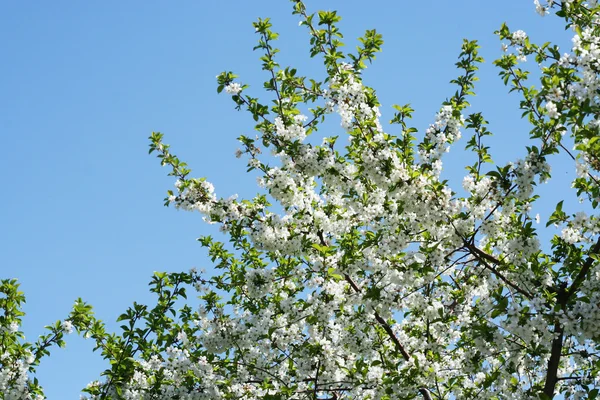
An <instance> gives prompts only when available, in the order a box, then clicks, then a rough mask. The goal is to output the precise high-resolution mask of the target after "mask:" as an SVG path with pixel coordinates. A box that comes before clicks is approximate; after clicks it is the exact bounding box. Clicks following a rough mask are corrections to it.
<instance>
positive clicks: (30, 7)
mask: <svg viewBox="0 0 600 400" xmlns="http://www.w3.org/2000/svg"><path fill="white" fill-rule="evenodd" d="M307 5H308V8H309V9H310V10H313V11H316V10H318V9H319V7H326V8H328V9H336V10H338V11H339V13H340V14H341V15H342V17H343V21H342V23H341V29H342V32H343V33H344V34H345V37H346V40H347V41H348V43H349V44H352V47H350V46H349V48H353V45H354V44H355V39H356V37H358V36H360V35H362V33H363V31H364V30H365V29H372V28H377V30H378V31H380V32H381V33H382V34H383V35H384V40H385V45H384V52H383V53H382V54H380V55H378V56H377V60H376V62H375V64H374V65H373V66H370V67H369V69H368V70H367V73H366V75H365V79H366V83H367V84H369V85H370V86H373V87H375V88H376V89H377V91H378V94H379V95H380V100H381V102H382V104H383V107H382V112H383V114H384V117H383V119H384V120H389V119H390V118H391V115H392V113H391V104H393V103H397V104H405V103H409V102H410V103H412V104H413V107H414V108H415V109H416V114H415V115H416V118H415V126H417V127H418V128H419V130H420V131H421V132H422V131H424V129H425V128H426V127H427V124H428V123H430V122H431V121H432V120H433V117H434V114H435V112H436V111H437V110H438V109H439V106H440V103H441V102H442V101H443V100H444V99H445V98H447V97H449V96H451V95H452V94H453V93H454V87H452V86H451V85H449V84H448V81H449V80H450V79H452V78H454V77H456V76H457V75H458V71H457V70H455V69H454V62H455V61H456V57H457V55H458V53H459V52H460V45H461V41H462V38H469V39H478V40H479V41H480V42H481V45H482V46H483V48H482V50H481V53H482V55H483V56H484V58H485V59H486V63H485V65H484V66H483V67H482V71H481V74H480V75H481V78H482V82H481V83H480V84H479V85H478V87H477V89H478V90H477V92H478V97H477V98H475V99H473V100H472V104H473V106H474V110H473V111H480V110H481V111H483V112H484V113H485V116H486V118H487V119H488V120H489V121H490V127H491V130H492V131H493V132H494V133H495V135H496V136H495V138H494V139H493V145H498V146H499V147H498V148H497V149H495V148H493V154H494V155H495V156H496V159H497V160H499V161H500V160H503V161H506V160H509V159H514V158H516V157H522V156H523V155H524V151H523V150H522V148H521V147H518V146H515V144H516V143H524V142H523V139H525V138H526V137H527V132H528V125H527V124H525V123H524V122H523V121H521V120H520V112H519V111H518V98H517V97H516V96H514V95H510V96H509V95H508V94H507V90H506V89H505V88H504V87H503V85H502V84H501V82H500V80H499V78H497V70H496V69H495V68H494V67H493V65H492V63H491V61H492V60H493V59H495V58H497V57H499V56H500V54H501V51H500V42H499V41H498V39H497V38H496V37H495V36H494V35H493V31H494V30H495V29H497V28H499V26H500V24H501V23H502V22H503V21H506V22H508V23H509V26H510V27H511V28H513V29H523V30H525V31H526V32H527V33H528V34H530V36H531V37H532V39H533V40H534V41H536V42H540V43H541V42H544V41H546V40H558V41H559V43H560V44H562V45H566V46H568V45H569V43H570V42H569V39H570V36H571V34H570V32H566V33H565V32H563V30H562V27H561V25H560V22H559V21H558V20H557V19H556V18H555V17H546V18H545V19H542V18H540V17H539V16H538V15H537V14H536V13H535V8H534V6H533V2H532V1H525V0H507V1H504V2H491V1H481V0H461V1H452V2H450V1H442V0H436V1H422V2H421V1H404V2H400V1H378V2H359V1H341V0H329V1H321V2H317V1H315V0H307ZM375 5H376V6H375ZM257 17H271V18H272V21H273V24H274V28H273V29H274V30H275V31H278V32H280V34H281V37H280V41H279V46H278V47H279V48H281V50H282V51H281V53H280V58H279V59H280V61H281V63H282V65H293V66H296V67H298V69H299V73H301V74H307V75H311V74H313V76H314V77H316V78H323V74H322V71H321V70H320V69H319V68H318V63H316V62H314V61H313V62H307V60H308V36H307V34H306V29H305V28H304V27H298V18H297V17H296V16H292V15H291V4H290V3H289V2H286V1H281V0H279V1H275V0H268V1H267V0H261V1H241V0H239V1H230V2H223V1H221V2H208V1H206V2H204V1H185V0H181V1H177V2H167V1H141V0H129V1H125V2H123V1H115V0H107V1H102V2H84V1H70V2H68V1H62V0H56V1H51V2H50V1H4V2H1V3H0V42H1V49H2V53H3V61H2V63H1V64H0V88H1V90H0V139H1V142H0V143H2V153H3V155H2V161H3V162H2V167H1V168H0V174H1V179H2V189H1V195H0V221H1V222H0V226H1V227H2V229H1V230H0V257H1V259H0V260H1V261H0V278H18V279H19V280H20V282H21V284H22V290H23V291H24V292H25V294H26V296H27V304H26V307H25V311H26V312H27V316H26V317H25V323H24V330H25V333H26V335H27V338H28V339H30V340H35V339H36V338H37V336H38V335H40V334H41V333H42V332H43V328H42V327H43V326H44V325H47V324H49V323H52V322H53V321H56V320H57V319H62V318H64V317H65V316H66V315H67V313H68V312H69V309H70V307H71V305H72V303H73V301H74V300H75V299H76V298H77V297H83V298H84V300H86V301H88V302H89V303H91V304H92V305H94V307H95V309H96V313H97V315H98V316H99V317H100V318H101V319H104V320H106V321H108V322H110V324H109V326H111V327H115V324H114V323H113V322H112V321H114V320H115V319H116V317H117V316H118V315H119V314H120V313H121V312H123V311H124V310H125V309H126V307H128V306H129V305H130V304H131V303H132V302H133V301H137V302H149V301H151V300H152V298H151V297H150V295H149V294H148V293H147V282H148V281H149V280H150V277H151V274H152V272H153V271H157V270H167V271H179V270H187V269H189V268H190V267H192V266H196V267H198V268H202V267H205V268H207V269H209V270H210V269H211V264H210V260H209V259H208V258H207V257H206V254H205V253H204V251H203V249H202V248H201V247H200V245H199V244H198V243H197V242H196V241H195V238H197V237H198V236H200V235H203V234H210V233H213V232H214V231H213V230H211V228H212V227H208V226H206V225H204V224H203V223H202V220H201V218H200V216H199V215H194V214H189V213H183V212H177V211H175V210H174V209H170V208H165V207H163V205H162V199H163V198H164V196H165V191H166V190H167V189H170V188H172V185H173V180H172V179H170V178H168V177H167V176H166V174H167V170H166V169H161V167H160V165H159V162H158V160H157V159H156V158H155V157H154V156H148V154H147V145H148V140H147V137H148V136H149V134H150V133H151V132H152V131H161V132H163V133H165V135H166V136H165V141H166V142H167V143H170V144H171V145H172V150H173V151H174V152H175V153H176V154H178V155H179V156H180V158H181V159H183V160H186V161H187V162H188V163H189V164H190V166H191V167H192V169H193V170H194V172H195V175H198V176H202V175H205V176H208V177H209V179H210V180H211V181H212V182H214V184H215V186H216V188H217V193H218V194H220V195H223V196H229V195H231V194H234V193H239V194H240V195H241V196H242V197H243V196H251V195H253V194H254V193H255V192H256V190H257V189H255V182H254V179H252V178H250V177H248V179H245V180H244V179H243V178H244V177H245V176H244V171H245V168H244V162H243V160H237V159H236V158H235V157H234V152H235V150H236V148H237V147H238V146H237V142H236V140H235V138H236V137H237V136H239V135H240V134H243V133H246V134H249V133H252V129H253V124H252V122H253V121H252V120H251V118H250V117H249V116H248V115H247V114H245V113H238V112H236V111H235V110H233V107H232V102H231V100H230V99H229V98H228V97H229V96H227V95H217V93H216V90H215V89H216V84H215V76H216V75H217V74H218V73H219V72H221V71H223V70H233V71H234V72H236V73H238V74H239V75H240V77H241V80H242V81H243V82H245V83H249V84H250V85H251V86H252V87H253V88H255V90H256V91H255V92H254V93H257V94H260V93H261V91H260V90H259V89H260V88H261V87H262V82H263V80H264V79H265V75H264V74H263V73H262V72H261V70H260V64H259V62H258V57H259V54H257V53H254V52H252V47H253V46H254V45H255V41H256V39H257V38H256V35H255V34H254V29H253V28H252V26H251V23H252V22H253V21H254V20H256V18H257ZM565 50H567V49H566V48H565ZM530 64H531V63H530ZM533 67H535V66H534V65H533ZM327 133H329V134H331V135H335V134H338V133H340V132H327ZM464 144H465V142H464V141H463V142H462V143H460V144H459V145H458V146H459V147H461V148H462V147H463V146H464ZM494 149H495V150H494ZM453 154H454V156H453ZM457 154H460V153H459V152H454V153H452V152H451V154H450V157H449V158H448V162H447V163H446V164H447V165H449V164H452V165H453V167H452V168H450V169H449V170H448V172H446V176H447V177H450V178H451V179H453V180H454V179H455V180H456V181H457V182H460V180H461V178H462V174H463V171H464V170H463V169H462V167H463V164H464V163H463V162H462V160H461V159H460V157H459V156H457ZM554 168H555V171H556V174H559V175H561V176H563V177H564V176H566V177H569V178H570V177H572V176H573V173H574V168H573V167H572V166H566V165H565V168H564V171H561V170H560V168H558V170H557V167H556V166H555V167H554ZM563 181H564V179H563ZM563 183H564V182H563ZM563 186H564V185H563ZM543 190H544V191H545V193H555V192H556V189H552V190H550V189H543ZM554 203H555V201H554V202H553V203H552V206H553V204H554ZM541 212H542V214H543V213H544V212H545V215H542V219H544V217H547V215H548V209H547V208H546V209H544V208H542V209H541ZM91 349H92V343H91V342H87V341H84V340H83V339H80V338H77V337H75V336H74V335H72V336H70V337H69V338H68V341H67V348H66V349H53V350H52V356H51V357H50V358H47V359H44V360H43V362H42V365H41V366H40V368H39V374H38V377H39V379H40V381H41V383H42V385H43V386H44V387H45V389H46V394H47V396H48V398H49V399H52V400H61V399H77V398H78V395H79V390H80V389H81V388H82V387H84V386H85V385H86V384H87V383H88V382H90V381H92V380H94V379H97V378H98V377H99V373H100V372H101V371H102V370H103V369H104V368H105V367H106V365H105V364H104V362H103V360H102V359H101V358H100V356H99V355H98V354H95V353H92V351H91Z"/></svg>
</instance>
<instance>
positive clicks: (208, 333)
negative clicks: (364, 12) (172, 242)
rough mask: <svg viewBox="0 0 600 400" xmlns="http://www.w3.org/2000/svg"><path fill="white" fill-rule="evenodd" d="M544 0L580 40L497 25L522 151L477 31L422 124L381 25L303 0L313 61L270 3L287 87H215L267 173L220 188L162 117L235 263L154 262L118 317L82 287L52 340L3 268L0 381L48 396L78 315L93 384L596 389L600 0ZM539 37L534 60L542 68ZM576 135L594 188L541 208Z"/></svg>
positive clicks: (233, 388) (244, 152)
mask: <svg viewBox="0 0 600 400" xmlns="http://www.w3.org/2000/svg"><path fill="white" fill-rule="evenodd" d="M534 3H535V7H536V9H537V11H538V13H539V14H541V15H542V16H544V15H546V14H550V13H552V14H555V17H556V18H561V19H562V20H563V21H564V25H565V26H566V27H567V28H570V29H572V31H573V48H572V50H571V52H569V53H564V54H561V53H560V52H559V49H558V47H557V46H555V45H553V44H552V43H549V42H547V43H543V44H536V43H533V42H532V41H530V39H529V38H528V36H527V34H526V33H525V32H523V31H522V30H511V29H510V28H509V27H508V26H507V25H502V26H501V27H499V29H498V30H497V31H496V34H497V35H498V37H499V39H500V41H501V43H503V47H504V53H503V54H502V55H501V57H500V58H498V59H497V60H495V61H494V65H495V66H496V67H497V68H498V71H499V75H500V78H501V79H502V80H503V82H504V84H505V85H506V86H507V88H508V90H509V91H510V92H516V93H517V94H518V95H519V96H520V99H521V100H520V108H521V110H522V116H523V118H525V119H526V120H527V121H529V123H530V131H529V132H528V136H529V145H528V146H527V147H526V148H525V149H523V150H524V151H523V154H524V157H523V158H521V159H515V160H514V161H512V162H509V163H507V164H497V163H495V162H494V161H493V158H492V149H490V147H489V146H487V145H486V138H487V137H488V136H489V135H491V134H492V132H490V131H489V130H488V128H487V121H486V119H485V115H484V114H483V113H482V112H478V111H473V110H471V108H470V107H469V106H470V105H469V102H468V101H469V97H470V96H473V95H474V92H475V83H476V81H477V70H478V65H479V64H480V63H481V62H482V61H483V60H482V58H481V57H480V55H479V53H478V48H479V47H478V44H477V42H476V41H471V40H465V41H464V42H463V45H462V48H461V51H460V53H459V57H458V62H457V63H456V67H457V69H458V76H457V77H456V79H454V80H452V83H453V84H454V85H455V86H456V92H455V93H454V94H453V95H452V96H451V97H449V98H448V99H447V100H446V101H445V102H444V103H443V104H442V105H441V108H440V109H439V111H438V112H437V114H436V116H435V120H434V121H433V123H432V124H431V125H430V126H429V127H428V128H427V129H426V130H425V132H424V133H423V134H420V133H419V132H418V131H417V129H416V128H414V127H412V126H411V125H410V118H411V113H412V112H413V109H412V108H411V106H410V105H394V106H393V107H394V109H395V114H394V115H393V116H392V117H391V120H390V124H391V129H389V130H390V132H386V131H385V130H384V127H383V124H382V123H381V122H380V117H381V113H380V103H379V101H378V97H377V94H376V92H375V90H374V89H373V88H370V87H368V86H367V85H366V84H365V83H364V82H363V71H364V69H365V68H366V67H367V64H368V63H370V62H372V61H373V60H374V59H375V55H376V53H378V52H379V51H380V50H381V46H382V44H383V38H382V36H381V35H380V34H379V33H378V32H377V31H376V30H368V31H366V32H365V34H364V36H363V37H361V38H360V39H359V41H360V45H359V46H358V47H357V48H356V49H355V50H354V51H353V52H345V51H343V50H344V48H343V47H342V46H343V43H342V40H343V36H342V33H341V32H340V31H339V30H338V23H339V21H340V16H339V15H338V14H337V13H336V12H335V11H319V12H317V13H314V14H312V13H310V12H309V11H307V9H306V7H305V5H304V3H303V2H302V1H300V0H293V1H292V6H293V13H294V14H296V15H298V17H299V18H300V20H301V22H300V24H301V25H302V26H304V27H305V28H306V30H307V32H308V37H309V49H310V55H311V57H318V58H320V59H322V61H323V68H324V75H325V78H324V79H321V80H318V79H316V78H309V77H304V76H301V75H299V73H298V70H297V69H296V68H294V67H291V66H290V67H283V66H281V65H279V63H278V61H277V58H276V55H277V53H278V52H279V49H277V48H276V47H275V43H276V40H277V38H278V35H277V33H276V32H275V31H273V30H272V24H271V22H270V20H269V19H259V20H258V21H257V22H255V23H254V27H255V29H256V34H257V36H258V44H257V46H256V47H255V50H257V51H259V52H261V55H262V56H261V62H262V68H263V70H265V71H266V74H267V76H268V78H267V80H266V81H265V82H264V89H266V90H267V91H268V92H269V93H270V94H271V95H272V96H271V98H269V99H261V98H258V97H253V96H252V90H251V88H250V87H249V86H248V85H247V84H246V83H245V82H243V80H239V79H238V76H236V75H235V74H234V73H233V72H228V71H226V72H223V73H221V74H220V75H219V76H218V77H217V83H218V87H217V90H218V91H219V92H225V94H228V95H230V96H231V99H232V101H233V102H234V104H235V107H236V108H237V109H238V110H244V111H246V112H248V113H250V115H251V116H252V117H253V119H254V121H256V125H255V130H256V136H245V135H243V136H240V137H239V141H240V143H241V148H240V149H239V150H238V152H237V154H236V155H237V156H238V157H245V158H246V159H247V169H248V171H249V172H250V171H254V173H257V174H258V175H259V176H260V178H259V185H260V187H261V189H260V190H261V192H260V193H259V194H258V195H256V196H255V197H254V198H251V199H238V198H236V197H231V198H222V197H219V196H218V195H217V194H216V193H215V189H214V187H213V185H212V184H211V183H210V182H209V180H208V178H210V177H207V178H204V177H202V178H193V177H192V176H191V171H190V169H189V168H188V166H187V164H186V163H185V162H183V161H181V160H180V159H179V158H178V157H177V156H175V155H174V154H173V153H172V152H171V149H170V147H169V146H168V145H167V144H165V143H164V142H163V135H162V134H161V133H152V135H151V137H150V141H151V143H150V152H151V153H155V154H157V155H158V157H159V158H160V162H161V163H162V165H165V166H168V167H169V169H170V175H172V176H173V177H174V178H175V179H176V182H175V189H174V190H173V191H169V192H168V195H167V198H166V199H165V205H172V206H175V207H176V208H180V209H183V210H189V211H194V212H196V211H197V212H200V213H201V214H202V215H203V216H204V219H205V221H206V222H207V223H211V224H218V225H219V227H220V229H221V230H222V231H223V232H225V233H226V234H227V236H228V238H229V242H228V243H224V242H220V241H218V240H216V239H214V238H212V237H210V236H206V237H202V238H200V239H199V241H200V243H201V244H202V245H203V246H205V247H206V248H207V249H208V252H209V255H210V258H211V260H212V261H213V262H214V263H215V265H216V268H218V269H219V270H220V273H218V274H215V275H212V276H211V275H209V274H207V273H205V272H204V271H197V270H191V271H188V272H181V273H156V274H155V276H154V277H153V278H152V281H151V283H150V286H151V289H150V290H151V291H152V292H154V293H156V295H157V302H156V304H155V305H153V306H147V305H142V304H134V305H133V306H132V307H131V308H129V309H128V310H127V311H125V312H124V313H123V314H122V315H121V316H120V317H119V320H120V321H122V323H123V325H122V331H121V332H120V333H109V332H107V331H106V328H105V326H104V323H103V322H102V321H101V320H100V319H98V318H97V317H96V316H95V315H94V313H93V311H92V307H91V306H90V305H89V304H87V303H85V302H84V301H83V300H81V299H80V300H78V301H77V302H76V304H75V306H74V307H73V310H72V311H71V313H70V315H69V316H68V318H66V319H65V320H63V321H58V322H56V324H54V325H52V326H50V327H48V328H49V333H48V335H46V336H43V337H41V338H40V339H39V341H38V342H36V343H29V342H25V341H23V340H22V338H23V336H22V333H21V332H20V330H19V329H20V324H21V318H22V315H23V313H22V311H21V306H22V303H23V302H24V295H23V294H22V293H20V292H19V290H18V283H17V281H15V280H3V281H2V284H1V286H0V292H1V293H3V294H4V296H3V297H0V308H2V310H3V311H4V312H3V314H2V315H0V323H1V326H2V329H1V330H0V365H1V366H2V371H1V372H0V398H2V399H29V398H31V399H39V398H43V391H42V388H41V386H40V384H39V383H38V382H37V380H35V379H30V374H31V373H33V372H34V371H35V367H36V366H37V365H38V364H39V362H40V360H41V359H42V358H43V357H44V356H45V355H47V354H49V348H50V347H51V346H52V345H55V344H57V345H59V346H60V345H63V344H64V334H65V333H69V332H71V331H73V330H75V331H76V332H78V333H80V334H82V335H84V336H86V337H89V338H91V339H92V340H94V341H95V343H96V350H98V351H100V352H101V353H102V355H103V356H104V357H105V358H106V359H107V360H108V361H109V362H110V367H109V368H108V369H107V370H106V371H105V373H104V377H103V379H102V380H98V381H94V382H93V383H92V384H90V385H89V386H88V387H86V388H85V389H84V392H85V393H86V394H87V396H88V397H87V398H89V399H262V400H282V399H312V400H317V399H321V400H324V399H331V400H334V399H336V400H342V399H381V400H393V399H411V398H417V399H427V400H428V399H476V398H481V399H530V398H539V399H552V398H555V397H556V396H558V395H561V396H562V397H563V398H568V399H582V398H586V399H594V398H596V397H597V395H598V391H599V390H600V378H599V377H600V344H599V339H600V263H599V262H598V260H599V256H600V235H599V232H600V223H599V221H598V216H597V211H596V210H597V208H598V203H599V201H600V185H599V183H600V174H599V171H600V140H599V139H600V135H599V132H598V129H599V125H600V119H598V118H599V117H598V115H599V112H600V104H599V97H598V94H599V88H600V79H599V71H600V16H599V14H598V13H599V12H600V6H598V5H597V4H596V1H595V0H594V1H592V0H588V1H587V2H584V1H580V0H564V1H549V2H548V3H546V4H540V3H539V2H538V1H537V0H536V1H535V2H534ZM528 58H530V59H534V60H535V61H536V63H537V64H538V65H539V71H535V74H532V75H538V76H539V80H537V81H536V82H535V84H534V83H532V79H529V78H530V71H529V70H527V69H526V68H525V67H524V65H523V62H524V61H525V60H526V59H528ZM330 119H334V120H338V121H341V122H340V127H339V134H338V135H337V136H327V137H325V138H324V139H323V140H322V142H321V143H320V144H316V143H313V142H311V140H310V138H311V134H314V133H315V132H316V131H317V130H318V129H319V127H321V126H323V124H324V123H325V121H326V120H330ZM519 134H521V135H526V133H524V132H523V133H519ZM463 136H464V137H465V138H464V139H463V144H462V145H461V146H463V147H465V148H466V150H467V151H469V152H472V155H473V163H472V164H468V165H466V170H467V174H466V176H465V177H464V180H463V182H462V188H453V187H451V186H450V184H449V182H448V181H445V180H444V179H442V178H441V172H442V171H443V168H444V164H443V159H444V154H445V153H446V152H447V151H448V150H449V148H450V146H457V145H459V143H461V142H460V141H459V139H461V137H463ZM559 153H563V154H566V155H567V156H568V157H569V158H570V159H571V161H572V163H573V168H574V169H576V171H577V176H576V178H575V179H574V180H573V182H572V188H573V190H574V191H575V192H576V193H577V196H579V197H580V198H581V200H582V205H581V209H580V210H566V209H563V208H564V207H563V202H562V201H560V199H547V200H546V201H553V202H555V203H556V206H555V211H554V212H553V213H552V215H551V216H550V217H549V218H548V219H547V220H546V221H539V217H538V216H534V215H532V213H531V208H532V204H533V203H534V202H536V201H538V199H539V195H538V194H537V191H536V189H537V185H538V184H540V183H544V182H548V181H551V179H552V176H551V165H552V162H553V160H555V157H556V155H557V154H559ZM540 222H542V224H541V225H538V224H539V223H540ZM544 225H545V227H546V229H547V230H549V231H550V232H552V234H553V237H552V238H551V240H550V241H549V243H543V242H542V241H541V240H540V232H541V231H543V227H544ZM540 226H541V227H542V228H540ZM557 228H558V230H557ZM554 232H555V233H554ZM192 293H193V296H190V299H188V300H186V299H187V296H188V295H191V294H192Z"/></svg>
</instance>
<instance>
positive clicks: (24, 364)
mask: <svg viewBox="0 0 600 400" xmlns="http://www.w3.org/2000/svg"><path fill="white" fill-rule="evenodd" d="M10 329H11V330H13V329H14V331H16V329H18V326H17V327H16V329H15V328H14V324H13V325H12V326H11V327H10ZM13 358H14V355H12V354H9V353H4V354H0V364H1V365H3V366H4V367H3V368H2V369H1V370H0V393H1V394H2V396H3V397H2V398H3V399H4V400H42V399H44V396H42V395H36V394H32V393H30V392H29V386H28V382H29V367H30V366H31V364H32V363H33V361H34V358H33V355H32V354H31V353H29V355H28V356H27V357H26V358H25V359H18V360H13Z"/></svg>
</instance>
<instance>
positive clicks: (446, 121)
mask: <svg viewBox="0 0 600 400" xmlns="http://www.w3.org/2000/svg"><path fill="white" fill-rule="evenodd" d="M463 124H464V116H462V115H461V116H460V118H459V119H457V118H455V117H454V116H453V108H452V106H448V105H447V106H443V107H442V109H441V110H440V112H438V113H437V115H436V116H435V123H433V124H432V125H430V126H429V128H427V130H426V131H425V137H426V138H427V139H428V140H429V141H430V142H431V143H432V144H433V148H432V149H431V150H428V151H422V150H420V151H419V155H420V156H421V162H424V163H431V162H434V161H436V160H439V159H440V158H441V157H442V155H443V154H444V153H447V152H448V151H450V146H449V145H450V144H452V143H454V141H456V140H458V139H460V137H461V132H460V127H461V126H462V125H463ZM438 165H439V166H438V168H437V169H441V164H438Z"/></svg>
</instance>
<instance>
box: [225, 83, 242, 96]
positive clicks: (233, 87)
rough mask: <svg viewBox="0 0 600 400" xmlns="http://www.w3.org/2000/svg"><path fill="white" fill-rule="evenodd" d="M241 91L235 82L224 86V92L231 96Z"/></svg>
mask: <svg viewBox="0 0 600 400" xmlns="http://www.w3.org/2000/svg"><path fill="white" fill-rule="evenodd" d="M241 91H242V85H240V84H239V83H237V82H232V83H230V84H228V85H226V86H225V92H226V93H228V94H231V95H236V94H240V92H241Z"/></svg>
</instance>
